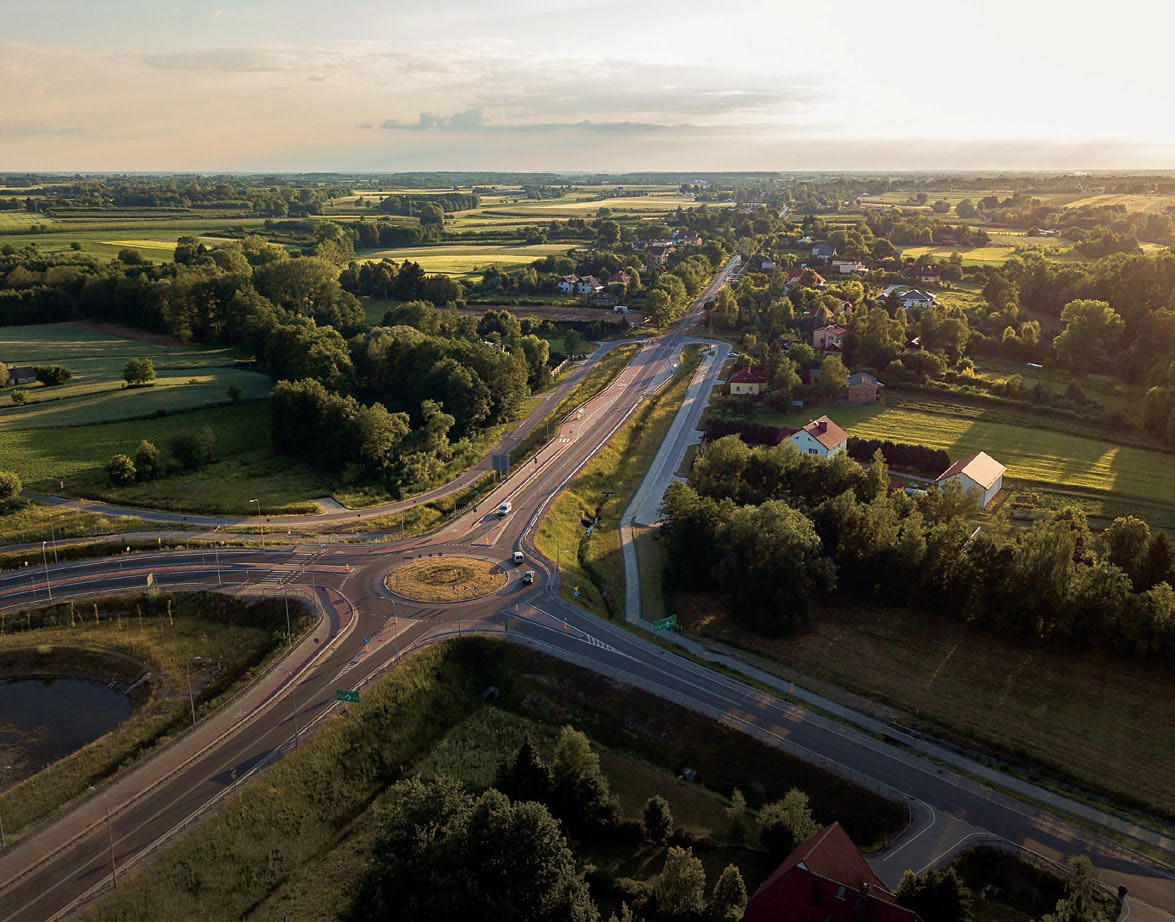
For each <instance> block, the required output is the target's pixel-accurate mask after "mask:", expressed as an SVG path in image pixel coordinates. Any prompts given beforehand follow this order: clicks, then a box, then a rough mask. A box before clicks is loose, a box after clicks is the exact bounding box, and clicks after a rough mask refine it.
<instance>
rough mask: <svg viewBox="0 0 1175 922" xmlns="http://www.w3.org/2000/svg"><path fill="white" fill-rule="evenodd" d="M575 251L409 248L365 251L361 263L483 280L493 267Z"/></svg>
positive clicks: (563, 247)
mask: <svg viewBox="0 0 1175 922" xmlns="http://www.w3.org/2000/svg"><path fill="white" fill-rule="evenodd" d="M570 248H571V245H570V244H566V243H539V244H534V245H531V246H526V245H517V246H515V245H505V246H503V245H499V244H486V245H476V244H475V245H469V244H465V245H452V246H446V245H441V246H432V247H405V248H403V249H389V250H364V251H363V253H362V255H361V256H360V257H359V258H360V260H361V261H364V262H370V261H378V260H381V259H392V260H395V261H396V262H404V261H406V260H411V261H413V262H415V263H419V264H420V267H421V268H422V269H423V270H424V271H425V272H428V273H430V274H433V273H442V274H444V275H451V276H455V277H458V278H464V279H473V278H480V277H481V273H482V271H484V270H485V269H487V268H488V267H490V266H492V265H495V264H496V265H500V266H503V267H507V268H511V267H518V266H529V265H530V264H531V263H532V262H534V261H535V260H536V259H541V258H542V257H544V256H561V255H563V254H564V253H566V252H567V251H568V250H569V249H570Z"/></svg>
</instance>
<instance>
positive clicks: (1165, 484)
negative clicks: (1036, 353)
mask: <svg viewBox="0 0 1175 922" xmlns="http://www.w3.org/2000/svg"><path fill="white" fill-rule="evenodd" d="M824 412H827V413H828V415H829V416H831V417H832V418H833V419H834V420H835V421H836V422H837V423H838V424H839V425H840V426H842V427H843V428H844V429H845V430H846V431H847V432H848V433H849V434H850V435H855V436H858V437H860V438H870V439H889V440H891V441H894V442H907V443H912V444H916V445H927V446H929V447H931V448H942V449H945V450H946V451H947V452H948V453H949V454H950V456H951V458H952V459H954V460H957V459H959V458H964V457H966V456H968V455H971V454H975V453H976V452H980V451H985V452H987V453H988V454H989V455H991V456H992V457H994V458H995V459H996V460H997V461H999V462H1000V463H1001V464H1003V465H1005V466H1006V467H1007V469H1008V472H1007V475H1006V479H1007V480H1012V481H1015V482H1016V485H1018V486H1029V485H1039V486H1044V487H1063V488H1064V487H1068V488H1076V489H1081V490H1088V491H1092V492H1095V493H1113V494H1116V495H1119V496H1126V497H1137V498H1140V499H1143V500H1147V501H1157V502H1162V503H1175V463H1172V457H1171V455H1169V454H1165V453H1163V452H1161V451H1151V450H1148V449H1144V448H1135V447H1131V446H1126V445H1114V444H1110V443H1107V442H1103V441H1099V440H1098V439H1097V438H1096V437H1093V436H1092V435H1091V436H1089V437H1087V436H1084V435H1079V434H1075V433H1073V432H1061V431H1057V430H1055V429H1052V428H1043V427H1041V426H1040V425H1038V424H1034V423H1033V421H1032V419H1031V417H1030V416H1029V415H1028V414H1023V415H1022V418H1017V414H1015V413H1014V412H1011V411H1006V410H1002V409H1001V410H994V409H988V408H979V407H973V406H967V405H963V404H952V403H949V402H945V401H944V402H938V401H932V400H915V399H905V398H894V397H890V398H888V401H887V403H883V404H874V405H871V406H848V405H847V404H836V405H833V406H826V407H819V408H812V409H809V410H807V411H805V412H804V413H802V414H793V415H791V416H782V415H774V416H769V417H764V418H763V421H764V422H767V421H770V423H771V424H772V425H786V426H802V425H804V424H805V423H807V422H808V421H809V420H810V419H812V418H814V417H816V416H818V415H820V414H821V413H824ZM1070 428H1072V429H1076V428H1078V427H1077V426H1073V427H1070Z"/></svg>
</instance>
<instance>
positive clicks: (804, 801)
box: [759, 788, 820, 861]
mask: <svg viewBox="0 0 1175 922" xmlns="http://www.w3.org/2000/svg"><path fill="white" fill-rule="evenodd" d="M819 828H820V827H819V826H817V825H816V821H815V820H813V819H812V811H811V809H810V808H809V807H808V795H807V794H805V793H804V792H803V791H801V790H800V789H799V788H792V789H791V790H790V791H788V792H787V793H786V794H785V795H784V796H783V800H777V801H775V802H774V803H770V804H766V805H765V806H764V807H763V809H762V810H760V811H759V834H760V836H761V837H762V839H763V845H764V847H766V849H767V851H768V852H769V853H770V854H771V857H772V858H773V859H774V860H776V861H779V860H782V859H783V858H785V857H786V856H787V853H788V852H790V851H791V850H792V849H793V848H795V847H796V846H797V845H798V844H799V843H801V842H803V841H804V840H805V839H807V838H809V837H810V836H813V835H815V834H816V831H817V830H818V829H819Z"/></svg>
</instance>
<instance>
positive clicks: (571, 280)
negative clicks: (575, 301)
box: [555, 275, 579, 295]
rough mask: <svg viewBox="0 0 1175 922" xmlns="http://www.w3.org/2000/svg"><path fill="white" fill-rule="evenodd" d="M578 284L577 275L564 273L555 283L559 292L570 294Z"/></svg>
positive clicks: (573, 292)
mask: <svg viewBox="0 0 1175 922" xmlns="http://www.w3.org/2000/svg"><path fill="white" fill-rule="evenodd" d="M577 284H579V278H578V276H574V275H564V276H562V277H561V278H560V279H559V281H558V282H557V283H556V284H555V287H556V288H558V289H559V292H560V293H561V294H565V295H570V294H575V286H576V285H577Z"/></svg>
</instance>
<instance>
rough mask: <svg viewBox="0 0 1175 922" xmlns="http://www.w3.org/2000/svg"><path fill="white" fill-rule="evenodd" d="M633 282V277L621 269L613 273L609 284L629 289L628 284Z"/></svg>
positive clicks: (609, 277) (609, 278)
mask: <svg viewBox="0 0 1175 922" xmlns="http://www.w3.org/2000/svg"><path fill="white" fill-rule="evenodd" d="M631 281H632V276H631V275H629V274H628V273H627V272H625V271H624V270H623V269H619V270H617V271H616V272H613V273H612V274H611V275H610V276H608V284H609V285H623V286H625V287H626V288H627V287H628V283H629V282H631Z"/></svg>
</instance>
